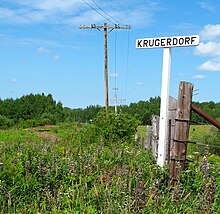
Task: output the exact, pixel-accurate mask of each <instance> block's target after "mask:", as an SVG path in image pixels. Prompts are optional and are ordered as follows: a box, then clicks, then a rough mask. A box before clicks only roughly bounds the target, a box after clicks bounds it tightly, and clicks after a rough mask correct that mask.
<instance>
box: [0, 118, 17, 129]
mask: <svg viewBox="0 0 220 214" xmlns="http://www.w3.org/2000/svg"><path fill="white" fill-rule="evenodd" d="M13 125H14V121H13V120H12V119H9V118H7V117H5V116H2V115H0V129H8V128H10V127H12V126H13Z"/></svg>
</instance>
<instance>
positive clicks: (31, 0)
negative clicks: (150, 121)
mask: <svg viewBox="0 0 220 214" xmlns="http://www.w3.org/2000/svg"><path fill="white" fill-rule="evenodd" d="M89 5H90V6H89ZM97 5H98V6H99V7H98V6H97ZM100 8H101V9H102V10H100ZM103 11H104V12H103ZM219 11H220V2H219V0H209V1H203V0H201V1H200V0H198V1H197V0H195V1H194V0H184V1H174V0H158V1H157V0H155V1H150V0H149V1H147V0H120V1H118V0H117V1H116V0H1V2H0V50H1V51H0V97H1V99H6V98H18V97H21V96H22V95H27V94H30V93H33V94H36V93H45V94H49V93H51V94H52V95H53V97H54V99H55V100H57V101H61V102H62V103H63V105H64V106H67V107H70V108H79V107H80V108H84V107H86V106H88V105H101V106H104V105H105V92H104V52H103V32H99V31H98V30H95V29H79V26H80V25H91V24H96V25H103V23H104V22H107V23H108V25H110V26H112V25H114V24H118V23H117V22H116V20H117V21H118V22H119V24H120V25H126V24H128V25H131V26H132V29H131V30H113V31H112V32H111V33H109V34H108V51H109V52H108V54H109V95H110V97H109V98H110V104H111V105H113V102H111V101H112V100H113V99H114V90H113V88H114V87H115V86H116V87H117V88H118V90H117V97H118V99H120V100H124V102H123V103H122V104H129V103H131V102H138V101H139V100H148V99H149V98H150V97H155V96H160V90H161V77H162V55H163V49H160V48H159V49H142V50H139V49H136V48H135V41H136V39H138V38H147V37H150V38H152V37H165V36H185V35H195V34H198V35H200V45H199V46H197V47H181V48H172V62H171V83H170V94H171V95H172V96H174V97H177V94H178V85H179V82H180V81H189V82H191V83H193V84H194V89H195V90H198V91H195V93H194V96H193V100H194V101H200V102H203V101H211V100H213V101H215V102H219V101H220V100H219V89H220V87H219V80H220V21H219V20H220V14H219ZM100 13H101V15H100ZM106 18H107V19H106ZM125 100H126V101H125Z"/></svg>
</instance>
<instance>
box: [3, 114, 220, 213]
mask: <svg viewBox="0 0 220 214" xmlns="http://www.w3.org/2000/svg"><path fill="white" fill-rule="evenodd" d="M113 115H114V116H113ZM115 117H116V116H115V114H113V113H110V115H109V116H107V115H106V114H105V113H100V114H99V116H98V117H97V119H96V120H95V122H94V123H93V124H87V125H77V124H60V125H57V126H47V127H37V128H34V129H25V130H23V129H21V130H8V131H0V212H1V213H128V214H129V213H219V211H220V210H219V207H220V203H219V200H218V199H219V196H220V176H219V171H218V170H219V167H220V166H219V162H220V157H219V156H217V155H214V154H212V155H207V156H205V157H201V156H200V157H197V159H195V162H193V163H190V164H189V165H188V167H187V169H186V170H185V172H184V173H183V175H182V177H181V179H180V180H179V182H178V185H177V186H176V187H175V188H174V189H171V188H169V186H168V168H167V167H166V168H165V169H164V170H162V169H160V168H159V167H158V166H157V165H156V163H155V161H154V159H153V157H152V155H151V153H150V152H147V153H146V152H144V151H143V150H142V148H140V147H139V146H138V145H137V144H135V142H134V141H133V140H132V138H130V137H126V138H123V137H125V136H122V139H124V140H123V141H121V138H120V137H119V136H121V133H124V134H126V135H128V136H131V135H133V132H134V130H136V128H137V124H138V123H137V121H136V122H135V120H134V119H132V118H130V116H128V115H124V114H121V115H119V116H118V122H125V121H124V120H126V121H130V120H132V124H133V128H132V129H130V130H129V132H127V133H125V132H124V131H125V130H126V129H127V126H128V125H130V124H131V123H126V122H125V124H124V125H123V126H119V130H117V128H118V123H111V124H109V122H110V121H112V120H115V119H116V118H115ZM102 127H103V129H102ZM108 127H110V128H109V129H107V128H108ZM195 128H196V130H197V127H195ZM202 128H203V127H202ZM106 129H107V130H106ZM141 129H142V130H143V127H142V128H141ZM141 129H139V130H141ZM198 129H199V128H198ZM106 131H107V132H108V131H110V133H111V134H110V135H106ZM115 131H116V133H115ZM192 132H193V133H195V132H196V131H192ZM39 133H46V134H47V135H48V136H49V135H54V136H56V137H57V138H59V141H58V140H51V139H49V138H47V137H42V136H41V135H39ZM114 133H115V135H116V136H113V135H114ZM122 135H123V134H122ZM195 136H196V134H195ZM57 138H56V139H57ZM110 139H111V140H110ZM108 140H110V141H111V143H107V142H108Z"/></svg>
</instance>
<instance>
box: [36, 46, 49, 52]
mask: <svg viewBox="0 0 220 214" xmlns="http://www.w3.org/2000/svg"><path fill="white" fill-rule="evenodd" d="M37 51H38V53H49V52H50V50H49V49H47V48H45V47H40V48H38V49H37Z"/></svg>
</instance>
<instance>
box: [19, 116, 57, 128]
mask: <svg viewBox="0 0 220 214" xmlns="http://www.w3.org/2000/svg"><path fill="white" fill-rule="evenodd" d="M52 124H53V122H52V121H51V120H50V119H48V118H44V119H39V120H24V121H21V122H19V124H18V125H16V128H22V129H25V128H31V127H37V126H44V125H52Z"/></svg>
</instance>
